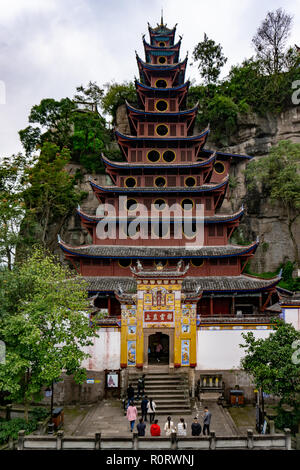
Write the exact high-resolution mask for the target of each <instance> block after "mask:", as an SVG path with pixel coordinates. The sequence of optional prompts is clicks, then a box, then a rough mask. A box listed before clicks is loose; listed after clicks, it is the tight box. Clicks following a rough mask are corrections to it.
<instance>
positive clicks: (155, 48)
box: [143, 38, 181, 52]
mask: <svg viewBox="0 0 300 470" xmlns="http://www.w3.org/2000/svg"><path fill="white" fill-rule="evenodd" d="M143 44H144V47H145V49H146V50H151V49H154V50H160V51H162V52H163V51H169V50H174V51H175V52H176V51H177V50H178V49H179V48H180V45H181V38H180V39H179V41H178V42H177V43H176V44H174V45H173V46H169V47H159V46H152V45H151V44H149V43H148V42H147V41H146V39H145V38H143Z"/></svg>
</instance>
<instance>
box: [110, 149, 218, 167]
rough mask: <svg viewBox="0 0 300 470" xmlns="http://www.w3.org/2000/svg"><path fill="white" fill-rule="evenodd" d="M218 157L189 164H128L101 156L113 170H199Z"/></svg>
mask: <svg viewBox="0 0 300 470" xmlns="http://www.w3.org/2000/svg"><path fill="white" fill-rule="evenodd" d="M216 157H217V153H216V152H214V153H213V154H212V155H211V156H210V157H209V158H208V159H207V160H204V161H196V162H189V163H177V164H176V163H172V164H170V163H165V162H161V163H141V164H139V163H132V162H127V161H122V162H118V161H112V160H109V158H107V157H105V155H103V153H102V154H101V159H102V161H103V163H104V165H106V166H111V167H113V168H169V167H170V168H171V167H172V168H191V167H193V168H198V167H203V166H207V165H210V164H211V163H214V162H215V160H216Z"/></svg>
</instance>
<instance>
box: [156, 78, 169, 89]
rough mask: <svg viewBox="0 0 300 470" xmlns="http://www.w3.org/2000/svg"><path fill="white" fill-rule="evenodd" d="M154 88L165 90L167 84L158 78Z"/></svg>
mask: <svg viewBox="0 0 300 470" xmlns="http://www.w3.org/2000/svg"><path fill="white" fill-rule="evenodd" d="M155 86H156V88H167V86H168V83H167V81H166V80H164V79H163V78H160V79H159V80H157V81H156V83H155Z"/></svg>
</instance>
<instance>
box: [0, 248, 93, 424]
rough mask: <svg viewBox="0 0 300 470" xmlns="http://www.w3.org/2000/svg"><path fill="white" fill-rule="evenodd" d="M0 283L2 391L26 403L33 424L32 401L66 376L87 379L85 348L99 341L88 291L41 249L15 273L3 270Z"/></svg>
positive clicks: (81, 280) (17, 268)
mask: <svg viewBox="0 0 300 470" xmlns="http://www.w3.org/2000/svg"><path fill="white" fill-rule="evenodd" d="M0 280H1V290H0V297H1V307H0V315H1V317H0V318H1V322H0V325H1V326H0V335H1V339H2V340H3V341H4V342H5V344H6V360H5V363H4V364H0V390H1V391H2V392H6V393H8V398H9V399H11V400H13V401H16V402H20V403H23V404H24V406H25V410H26V419H27V420H28V406H29V404H30V402H31V401H32V400H34V399H36V398H37V397H40V394H41V390H42V388H43V387H44V386H49V385H51V383H52V382H53V381H58V380H59V379H60V377H61V374H62V372H63V371H66V373H67V374H73V375H74V380H75V382H77V383H83V381H84V380H85V378H86V371H85V369H83V368H82V367H81V364H82V361H83V360H84V359H85V358H87V357H88V354H87V353H86V352H84V348H85V347H86V346H89V345H91V344H92V338H93V337H94V336H95V331H94V330H93V329H92V328H90V326H89V319H88V315H87V311H88V305H89V304H88V300H87V286H86V283H85V282H84V281H83V279H82V278H80V277H79V276H74V275H72V273H71V272H70V271H69V270H68V269H67V268H66V267H63V266H61V265H60V264H59V263H58V262H57V260H56V259H55V258H54V257H53V256H52V255H47V256H45V255H44V253H43V252H42V251H41V250H39V249H36V250H35V251H34V253H33V255H32V256H31V258H29V259H28V260H27V261H26V262H25V263H23V265H21V266H16V267H15V268H14V270H13V271H10V272H9V271H8V270H7V271H4V272H3V271H2V272H1V273H0ZM2 301H3V303H2ZM12 312H13V313H12Z"/></svg>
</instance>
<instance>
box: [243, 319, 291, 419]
mask: <svg viewBox="0 0 300 470" xmlns="http://www.w3.org/2000/svg"><path fill="white" fill-rule="evenodd" d="M274 330H275V331H274V332H272V333H271V334H270V336H269V337H268V338H265V339H261V338H260V339H256V338H255V336H254V334H253V333H252V332H249V333H242V336H243V338H244V340H245V343H244V344H240V347H241V348H244V350H245V353H246V354H245V357H244V358H243V359H242V361H241V365H242V367H243V369H244V370H245V371H246V372H247V373H248V374H251V376H252V377H253V379H254V382H255V385H256V387H257V388H261V389H262V391H263V392H265V393H268V394H273V395H276V396H278V397H279V398H280V406H282V405H283V404H289V405H292V406H294V408H295V410H297V409H298V408H299V405H300V360H299V357H298V356H299V355H298V356H297V354H295V352H296V351H295V344H299V340H300V331H297V330H296V329H295V328H294V327H293V326H292V325H290V324H288V323H284V322H283V321H282V320H278V321H277V322H276V324H275V326H274ZM297 341H298V343H297ZM295 342H296V343H295ZM296 356H297V357H296Z"/></svg>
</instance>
